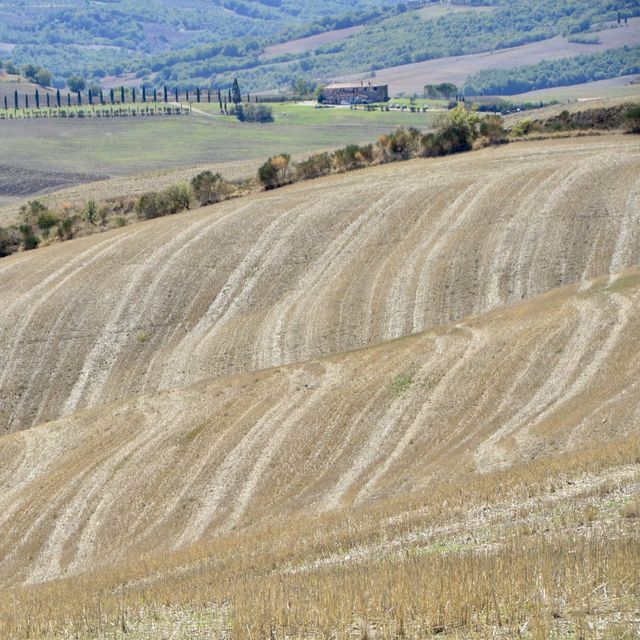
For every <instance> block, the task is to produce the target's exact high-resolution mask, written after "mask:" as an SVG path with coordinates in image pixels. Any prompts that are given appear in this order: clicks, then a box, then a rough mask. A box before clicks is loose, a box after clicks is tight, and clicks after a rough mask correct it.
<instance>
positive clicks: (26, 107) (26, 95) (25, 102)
mask: <svg viewBox="0 0 640 640" xmlns="http://www.w3.org/2000/svg"><path fill="white" fill-rule="evenodd" d="M24 108H25V109H28V108H29V94H28V93H25V94H24Z"/></svg>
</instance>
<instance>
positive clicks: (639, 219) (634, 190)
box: [609, 168, 640, 273]
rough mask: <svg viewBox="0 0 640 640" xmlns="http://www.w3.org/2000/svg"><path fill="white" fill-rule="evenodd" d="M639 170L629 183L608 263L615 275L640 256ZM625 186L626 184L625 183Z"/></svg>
mask: <svg viewBox="0 0 640 640" xmlns="http://www.w3.org/2000/svg"><path fill="white" fill-rule="evenodd" d="M638 175H640V168H638V173H636V180H635V181H633V182H632V183H631V187H630V188H629V190H628V195H627V199H626V203H625V205H626V206H625V207H624V208H623V209H622V216H621V217H622V220H621V221H620V225H619V228H620V231H619V233H618V237H617V238H616V243H615V246H614V248H613V252H612V254H611V261H610V262H609V273H617V272H619V271H622V270H623V269H624V268H625V267H628V266H631V264H633V263H632V261H633V260H634V258H635V260H636V262H637V261H638V255H639V254H640V177H637V176H638ZM625 184H628V183H627V182H626V181H625Z"/></svg>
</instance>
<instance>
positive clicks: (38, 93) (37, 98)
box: [36, 89, 40, 109]
mask: <svg viewBox="0 0 640 640" xmlns="http://www.w3.org/2000/svg"><path fill="white" fill-rule="evenodd" d="M39 108H40V92H39V91H38V90H37V89H36V109H39Z"/></svg>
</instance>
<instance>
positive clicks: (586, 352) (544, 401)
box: [475, 296, 631, 471]
mask: <svg viewBox="0 0 640 640" xmlns="http://www.w3.org/2000/svg"><path fill="white" fill-rule="evenodd" d="M617 298H619V300H616V307H617V311H616V321H615V322H614V324H613V329H612V331H611V332H610V333H609V334H608V335H607V337H606V339H605V340H604V341H603V342H602V344H599V343H598V340H597V339H596V338H595V336H596V335H597V334H598V333H599V332H603V331H605V330H606V329H607V327H608V324H609V323H608V322H607V319H608V314H607V310H606V309H602V308H600V307H599V306H598V305H597V304H595V303H594V302H593V301H592V300H585V299H582V300H581V299H576V300H575V301H574V303H573V304H574V306H575V307H576V310H577V312H578V318H577V326H576V329H575V332H574V334H573V336H572V337H571V339H570V340H569V342H568V343H567V345H566V348H565V349H564V353H566V354H567V357H566V358H562V359H561V360H560V361H559V362H558V364H556V365H555V367H554V368H553V369H552V370H551V371H550V372H549V374H548V375H547V376H546V377H545V381H544V383H543V384H542V385H541V386H540V387H539V388H538V389H537V391H536V393H535V394H534V396H533V397H532V398H531V399H530V400H529V402H527V403H526V404H525V405H524V406H522V407H521V408H520V409H519V410H518V411H517V412H516V413H515V414H514V415H513V416H512V417H511V418H510V419H509V420H508V421H506V422H505V423H504V424H503V425H502V426H501V427H500V428H499V429H497V430H496V431H494V432H493V433H492V435H491V436H490V437H488V438H487V439H485V440H484V441H483V442H482V443H481V444H480V445H479V446H478V448H477V450H476V453H475V460H476V466H477V468H478V469H479V470H481V471H487V470H491V469H493V468H496V467H500V466H504V465H505V464H506V460H507V459H508V456H507V454H506V452H505V450H504V448H503V447H502V446H501V444H500V443H501V441H503V440H504V439H505V438H506V437H507V436H510V435H512V434H515V437H516V441H517V443H518V445H519V447H520V450H521V451H524V449H525V448H526V446H527V445H528V442H529V440H530V438H531V433H532V429H533V428H534V427H535V426H536V425H537V424H539V423H541V422H542V421H543V420H544V419H546V417H547V416H549V415H551V414H552V413H553V412H555V411H557V410H559V408H560V407H562V406H563V405H566V404H567V403H568V402H569V401H570V400H572V399H573V398H574V397H576V396H577V395H579V394H580V393H581V392H582V391H584V390H585V389H586V387H587V385H588V384H589V383H590V382H593V378H594V376H595V375H596V374H597V372H598V370H599V369H600V367H602V366H603V365H604V363H605V362H606V359H607V358H608V357H609V355H610V353H611V351H612V350H613V349H614V347H615V345H616V343H617V342H618V340H619V339H620V336H621V334H622V331H623V330H624V328H625V326H626V322H627V317H628V313H629V309H630V306H631V303H629V302H628V301H627V300H626V299H624V298H623V297H622V296H617Z"/></svg>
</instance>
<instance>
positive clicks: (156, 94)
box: [153, 89, 158, 102]
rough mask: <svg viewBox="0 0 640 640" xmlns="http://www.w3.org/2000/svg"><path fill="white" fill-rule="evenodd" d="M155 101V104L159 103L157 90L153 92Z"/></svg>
mask: <svg viewBox="0 0 640 640" xmlns="http://www.w3.org/2000/svg"><path fill="white" fill-rule="evenodd" d="M153 101H154V102H158V90H157V89H154V90H153Z"/></svg>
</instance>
